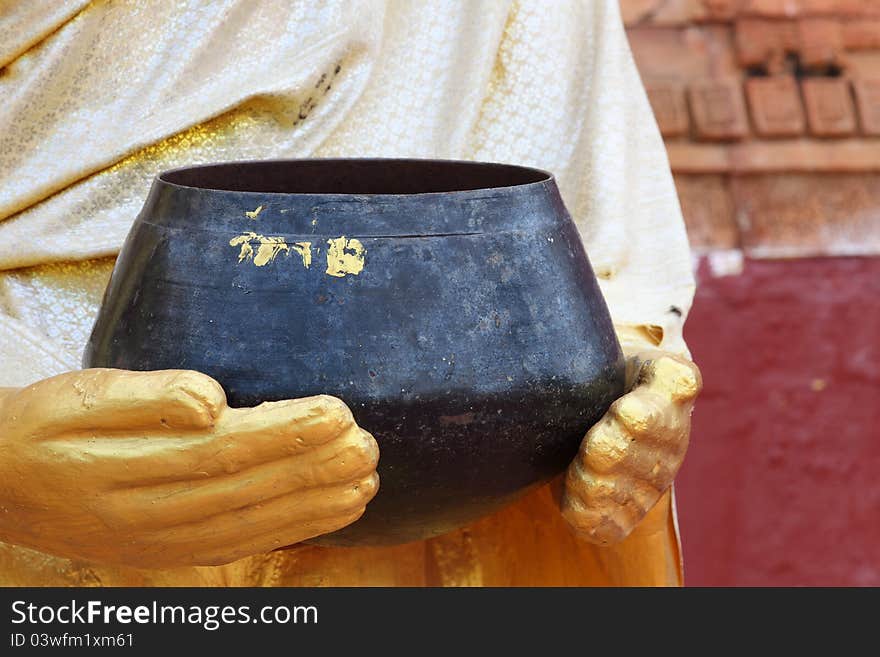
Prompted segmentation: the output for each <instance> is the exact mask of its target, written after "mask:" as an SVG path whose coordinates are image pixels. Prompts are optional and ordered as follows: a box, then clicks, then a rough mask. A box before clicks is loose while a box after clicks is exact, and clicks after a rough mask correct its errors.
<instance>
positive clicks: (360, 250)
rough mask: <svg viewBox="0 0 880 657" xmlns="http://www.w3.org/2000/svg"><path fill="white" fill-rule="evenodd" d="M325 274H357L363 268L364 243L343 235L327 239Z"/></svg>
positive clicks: (341, 275)
mask: <svg viewBox="0 0 880 657" xmlns="http://www.w3.org/2000/svg"><path fill="white" fill-rule="evenodd" d="M327 244H328V245H329V246H330V248H329V249H327V274H328V275H329V276H336V277H338V278H342V277H343V276H345V275H346V274H352V275H354V276H357V275H358V274H360V273H361V271H362V270H363V268H364V253H366V249H364V245H363V244H361V242H360V240H357V239H354V238H352V239H346V238H345V235H343V236H342V237H337V238H334V239H329V240H327Z"/></svg>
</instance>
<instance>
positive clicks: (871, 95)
mask: <svg viewBox="0 0 880 657" xmlns="http://www.w3.org/2000/svg"><path fill="white" fill-rule="evenodd" d="M853 89H854V91H855V93H856V105H857V106H858V109H859V122H860V124H861V127H862V132H864V133H865V134H866V135H871V136H874V137H877V136H880V78H862V79H858V80H853Z"/></svg>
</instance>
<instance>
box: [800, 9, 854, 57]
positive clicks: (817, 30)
mask: <svg viewBox="0 0 880 657" xmlns="http://www.w3.org/2000/svg"><path fill="white" fill-rule="evenodd" d="M797 37H798V46H797V50H798V54H799V55H800V62H801V65H802V66H804V67H806V68H817V67H823V66H830V65H832V64H839V63H840V53H841V51H842V50H843V35H842V32H841V29H840V21H839V20H837V19H835V18H804V19H801V20H799V21H798V22H797Z"/></svg>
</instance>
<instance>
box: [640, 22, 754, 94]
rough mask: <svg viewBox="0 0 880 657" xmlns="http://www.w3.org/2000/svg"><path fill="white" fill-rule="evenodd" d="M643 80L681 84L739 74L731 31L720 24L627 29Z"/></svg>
mask: <svg viewBox="0 0 880 657" xmlns="http://www.w3.org/2000/svg"><path fill="white" fill-rule="evenodd" d="M627 36H628V37H629V42H630V47H631V48H632V52H633V57H634V58H635V60H636V64H637V66H638V68H639V73H641V76H642V79H643V80H650V81H683V80H695V79H703V78H708V77H712V76H726V75H731V76H733V75H740V68H739V66H737V63H736V54H735V53H734V48H733V30H732V29H731V28H729V27H727V26H724V25H704V26H697V27H688V28H687V29H681V30H679V29H666V28H657V27H645V26H639V27H633V28H630V29H629V30H627Z"/></svg>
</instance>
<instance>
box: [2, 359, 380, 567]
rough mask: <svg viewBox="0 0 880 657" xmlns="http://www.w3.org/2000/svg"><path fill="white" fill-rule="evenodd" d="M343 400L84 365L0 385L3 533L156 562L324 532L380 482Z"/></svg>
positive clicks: (67, 549) (373, 448)
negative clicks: (250, 398) (282, 397)
mask: <svg viewBox="0 0 880 657" xmlns="http://www.w3.org/2000/svg"><path fill="white" fill-rule="evenodd" d="M378 456H379V450H378V447H377V445H376V442H375V441H374V440H373V438H372V436H370V434H368V433H367V432H365V431H363V430H362V429H360V428H359V427H358V426H357V424H355V421H354V419H353V417H352V415H351V412H350V411H349V410H348V407H347V406H346V405H345V404H344V403H342V402H341V401H340V400H338V399H335V398H333V397H327V396H317V397H308V398H304V399H294V400H287V401H279V402H270V403H264V404H261V405H259V406H257V407H255V408H241V409H238V408H229V407H228V406H227V405H226V396H225V394H224V393H223V389H222V388H221V387H220V386H219V385H218V384H217V382H215V381H214V380H213V379H211V378H209V377H207V376H205V375H203V374H199V373H198V372H190V371H182V370H167V371H160V372H129V371H124V370H111V369H91V370H83V371H80V372H70V373H67V374H62V375H60V376H56V377H53V378H51V379H46V380H44V381H40V382H38V383H35V384H34V385H31V386H29V387H27V388H23V389H21V390H5V391H2V390H0V540H2V541H5V542H9V543H15V544H19V545H24V546H27V547H31V548H34V549H37V550H40V551H43V552H48V553H51V554H56V555H59V556H64V557H70V558H80V559H85V560H89V561H95V562H103V563H117V564H125V565H130V566H137V567H145V568H155V567H169V566H183V565H213V564H222V563H228V562H230V561H234V560H236V559H238V558H241V557H244V556H247V555H251V554H255V553H261V552H266V551H269V550H272V549H274V548H279V547H283V546H286V545H290V544H292V543H297V542H299V541H302V540H305V539H308V538H311V537H313V536H317V535H319V534H324V533H327V532H331V531H334V530H336V529H339V528H341V527H344V526H345V525H348V524H349V523H351V522H354V521H355V520H357V519H358V518H359V517H360V515H361V514H362V513H363V511H364V508H365V505H366V504H367V502H369V501H370V499H372V497H373V495H375V493H376V490H377V489H378V485H379V479H378V476H377V474H376V463H377V461H378Z"/></svg>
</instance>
